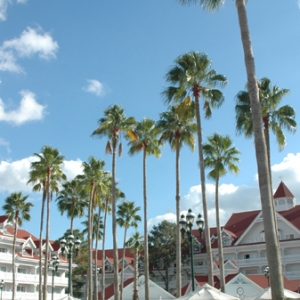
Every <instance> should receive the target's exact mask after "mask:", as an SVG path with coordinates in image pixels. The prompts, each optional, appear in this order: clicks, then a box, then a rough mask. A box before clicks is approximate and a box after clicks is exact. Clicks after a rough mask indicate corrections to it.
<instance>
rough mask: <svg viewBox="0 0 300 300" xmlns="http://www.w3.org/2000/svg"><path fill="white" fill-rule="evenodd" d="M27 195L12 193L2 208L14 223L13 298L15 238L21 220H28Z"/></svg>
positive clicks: (13, 294)
mask: <svg viewBox="0 0 300 300" xmlns="http://www.w3.org/2000/svg"><path fill="white" fill-rule="evenodd" d="M27 198H28V196H23V195H22V193H21V192H20V193H12V194H10V195H9V196H8V197H7V198H6V199H5V200H4V205H3V206H2V209H3V210H4V212H5V214H6V216H7V218H8V221H9V222H12V223H14V238H13V251H12V270H13V272H12V273H13V282H12V283H13V285H12V299H13V300H15V295H16V267H15V257H16V239H17V234H18V227H19V226H22V224H23V221H29V220H30V209H31V207H32V206H33V204H32V203H30V202H26V200H27Z"/></svg>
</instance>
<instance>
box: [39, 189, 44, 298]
mask: <svg viewBox="0 0 300 300" xmlns="http://www.w3.org/2000/svg"><path fill="white" fill-rule="evenodd" d="M45 188H46V184H45V183H44V187H43V199H42V208H41V222H40V247H39V300H42V297H43V271H42V270H43V266H42V257H43V250H42V249H43V225H44V210H45V200H46V197H45V194H46V191H45Z"/></svg>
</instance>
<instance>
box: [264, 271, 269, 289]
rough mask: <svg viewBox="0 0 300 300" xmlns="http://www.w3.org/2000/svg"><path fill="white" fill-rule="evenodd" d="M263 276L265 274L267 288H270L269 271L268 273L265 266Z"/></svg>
mask: <svg viewBox="0 0 300 300" xmlns="http://www.w3.org/2000/svg"><path fill="white" fill-rule="evenodd" d="M264 274H265V277H266V278H267V279H268V287H269V286H270V281H269V277H270V271H269V267H268V266H266V267H265V268H264Z"/></svg>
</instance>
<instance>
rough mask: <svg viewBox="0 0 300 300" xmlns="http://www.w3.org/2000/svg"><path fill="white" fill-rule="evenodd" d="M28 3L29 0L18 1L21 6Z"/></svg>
mask: <svg viewBox="0 0 300 300" xmlns="http://www.w3.org/2000/svg"><path fill="white" fill-rule="evenodd" d="M26 2H27V0H17V3H20V4H24V3H26Z"/></svg>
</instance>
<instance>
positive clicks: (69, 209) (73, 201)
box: [56, 179, 88, 295]
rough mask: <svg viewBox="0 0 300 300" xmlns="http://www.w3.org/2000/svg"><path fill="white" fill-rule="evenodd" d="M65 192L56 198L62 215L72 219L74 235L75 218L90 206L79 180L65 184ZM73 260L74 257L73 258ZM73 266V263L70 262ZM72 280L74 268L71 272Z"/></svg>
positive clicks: (71, 228) (71, 293)
mask: <svg viewBox="0 0 300 300" xmlns="http://www.w3.org/2000/svg"><path fill="white" fill-rule="evenodd" d="M62 186H63V190H61V191H60V192H59V194H58V197H57V198H56V201H57V206H58V210H59V211H60V213H61V215H63V214H64V213H66V214H67V217H68V218H70V234H73V223H74V218H77V217H79V218H80V217H82V216H83V215H84V210H85V208H86V207H87V206H88V202H87V197H88V195H87V193H86V191H85V190H84V189H83V188H82V185H81V183H80V182H79V180H76V179H73V180H71V181H67V182H65V183H64V184H63V185H62ZM71 259H72V256H71ZM70 263H71V264H72V261H71V262H70ZM70 272H71V274H69V276H71V278H72V268H71V270H70ZM69 293H70V295H73V287H72V285H71V286H70V291H69Z"/></svg>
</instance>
